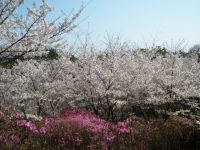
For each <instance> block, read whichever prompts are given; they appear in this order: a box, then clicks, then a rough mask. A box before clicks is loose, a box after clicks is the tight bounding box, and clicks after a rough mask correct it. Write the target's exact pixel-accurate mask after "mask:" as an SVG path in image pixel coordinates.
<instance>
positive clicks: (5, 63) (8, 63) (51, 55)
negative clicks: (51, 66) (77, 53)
mask: <svg viewBox="0 0 200 150" xmlns="http://www.w3.org/2000/svg"><path fill="white" fill-rule="evenodd" d="M46 51H48V54H47V55H42V56H41V57H40V56H35V57H31V58H24V57H23V55H22V56H18V57H14V58H12V59H8V58H7V59H1V60H0V66H2V67H4V68H12V67H13V66H14V65H16V63H17V60H20V61H27V60H30V59H34V60H37V61H43V60H45V61H51V60H54V59H58V58H59V55H58V53H57V51H56V50H55V49H53V48H50V49H47V50H46Z"/></svg>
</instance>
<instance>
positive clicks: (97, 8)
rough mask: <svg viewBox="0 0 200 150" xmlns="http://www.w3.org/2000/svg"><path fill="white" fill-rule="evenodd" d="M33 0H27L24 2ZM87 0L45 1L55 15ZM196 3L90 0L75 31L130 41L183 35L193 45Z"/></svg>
mask: <svg viewBox="0 0 200 150" xmlns="http://www.w3.org/2000/svg"><path fill="white" fill-rule="evenodd" d="M33 1H34V0H28V2H26V5H30V4H31V3H32V2H33ZM88 1H89V0H82V1H81V0H49V4H50V5H52V6H53V7H54V8H55V11H56V12H55V16H59V14H61V13H60V11H61V10H63V11H65V12H66V13H69V12H70V11H71V9H73V8H74V9H75V10H78V8H79V7H80V6H81V4H82V2H83V3H85V4H86V3H87V2H88ZM35 2H36V3H39V2H40V0H35ZM199 7H200V0H93V1H92V2H91V3H90V4H89V5H88V6H87V7H86V9H85V10H84V11H83V13H82V15H81V18H79V21H80V22H81V24H80V26H79V27H78V30H77V31H80V32H83V33H84V32H90V33H91V37H92V39H94V42H95V41H101V40H103V38H104V37H105V35H106V34H107V33H108V34H120V36H121V37H122V39H123V40H128V41H132V42H142V41H147V42H148V41H152V40H156V41H158V43H159V42H165V41H168V42H169V41H171V40H174V41H177V40H178V39H185V40H186V41H187V42H188V43H189V45H193V44H198V43H200V38H199V36H200V9H199ZM53 16H54V15H53ZM81 20H83V22H82V21H81Z"/></svg>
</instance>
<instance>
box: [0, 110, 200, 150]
mask: <svg viewBox="0 0 200 150" xmlns="http://www.w3.org/2000/svg"><path fill="white" fill-rule="evenodd" d="M199 136H200V133H199V129H197V128H195V127H194V125H193V122H192V121H191V120H189V119H185V118H180V117H171V118H170V119H169V120H167V121H165V120H162V119H154V120H149V121H145V120H143V119H141V118H138V117H131V118H128V119H127V120H124V121H122V122H118V123H117V124H113V123H111V122H109V121H106V120H104V119H101V118H100V117H98V116H96V115H94V114H92V113H90V112H87V111H85V110H83V109H78V108H66V109H63V110H62V111H61V112H60V115H59V116H57V117H55V118H49V117H47V118H43V120H42V121H30V120H26V119H25V118H24V117H23V115H21V114H20V113H19V112H17V111H16V110H14V109H11V108H4V109H2V108H1V109H0V149H91V150H92V149H95V150H96V149H103V150H106V149H184V147H185V148H187V149H188V148H190V147H192V148H193V149H196V148H198V146H199V143H198V142H197V141H199V140H198V138H199Z"/></svg>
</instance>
